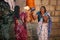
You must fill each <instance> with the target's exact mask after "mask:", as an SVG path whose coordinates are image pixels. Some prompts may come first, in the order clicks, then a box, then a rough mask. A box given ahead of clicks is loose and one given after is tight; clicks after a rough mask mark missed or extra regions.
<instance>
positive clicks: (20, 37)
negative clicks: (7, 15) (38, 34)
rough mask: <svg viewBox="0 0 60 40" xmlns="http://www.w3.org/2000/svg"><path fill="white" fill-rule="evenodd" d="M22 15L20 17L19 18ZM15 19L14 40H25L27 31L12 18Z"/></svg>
mask: <svg viewBox="0 0 60 40" xmlns="http://www.w3.org/2000/svg"><path fill="white" fill-rule="evenodd" d="M23 16H24V15H22V16H21V18H22V17H23ZM14 19H15V28H14V30H15V35H16V40H27V30H26V29H25V28H24V25H23V24H20V23H19V21H16V20H17V18H16V17H14Z"/></svg>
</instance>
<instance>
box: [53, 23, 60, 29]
mask: <svg viewBox="0 0 60 40" xmlns="http://www.w3.org/2000/svg"><path fill="white" fill-rule="evenodd" d="M56 28H57V29H59V28H60V23H52V29H56Z"/></svg>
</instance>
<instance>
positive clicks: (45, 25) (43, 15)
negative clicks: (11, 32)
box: [37, 6, 51, 40]
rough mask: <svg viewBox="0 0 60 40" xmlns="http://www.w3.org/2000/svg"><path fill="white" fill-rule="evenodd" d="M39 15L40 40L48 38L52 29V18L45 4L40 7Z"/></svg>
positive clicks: (38, 33)
mask: <svg viewBox="0 0 60 40" xmlns="http://www.w3.org/2000/svg"><path fill="white" fill-rule="evenodd" d="M37 16H38V27H37V35H38V40H48V36H49V35H48V34H49V31H50V29H51V18H50V14H49V13H48V12H47V11H46V8H45V6H42V7H41V8H40V11H39V12H37Z"/></svg>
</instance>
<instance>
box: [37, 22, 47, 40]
mask: <svg viewBox="0 0 60 40" xmlns="http://www.w3.org/2000/svg"><path fill="white" fill-rule="evenodd" d="M37 35H38V40H48V23H42V22H39V23H38V27H37Z"/></svg>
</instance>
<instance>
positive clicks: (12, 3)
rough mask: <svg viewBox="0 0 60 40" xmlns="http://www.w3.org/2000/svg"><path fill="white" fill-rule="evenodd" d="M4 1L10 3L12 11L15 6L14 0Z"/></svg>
mask: <svg viewBox="0 0 60 40" xmlns="http://www.w3.org/2000/svg"><path fill="white" fill-rule="evenodd" d="M5 1H6V2H8V4H9V5H10V9H11V10H12V11H14V7H15V2H14V0H5Z"/></svg>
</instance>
